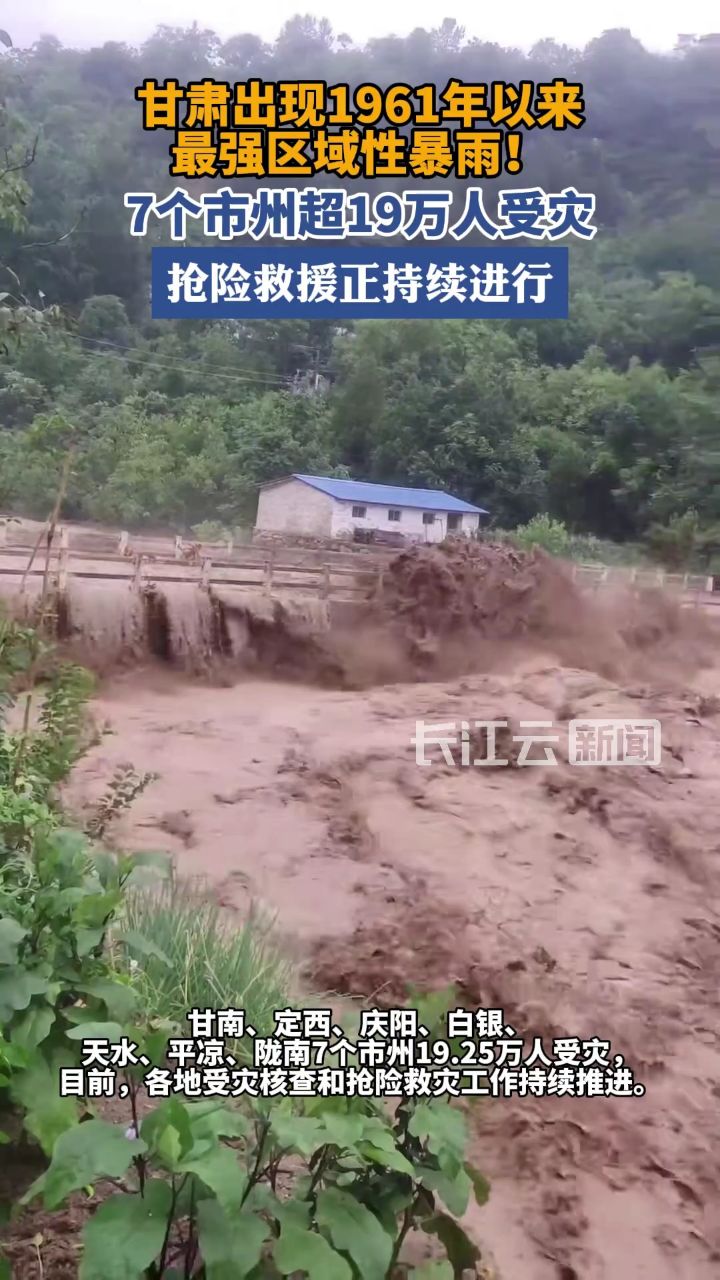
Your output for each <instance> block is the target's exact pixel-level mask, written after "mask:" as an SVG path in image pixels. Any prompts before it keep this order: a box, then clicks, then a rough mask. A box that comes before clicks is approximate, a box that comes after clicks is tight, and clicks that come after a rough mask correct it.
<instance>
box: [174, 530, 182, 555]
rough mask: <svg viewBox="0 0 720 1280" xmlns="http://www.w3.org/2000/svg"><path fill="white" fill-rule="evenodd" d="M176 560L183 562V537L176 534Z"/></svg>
mask: <svg viewBox="0 0 720 1280" xmlns="http://www.w3.org/2000/svg"><path fill="white" fill-rule="evenodd" d="M175 559H176V560H182V535H181V534H179V533H176V534H175Z"/></svg>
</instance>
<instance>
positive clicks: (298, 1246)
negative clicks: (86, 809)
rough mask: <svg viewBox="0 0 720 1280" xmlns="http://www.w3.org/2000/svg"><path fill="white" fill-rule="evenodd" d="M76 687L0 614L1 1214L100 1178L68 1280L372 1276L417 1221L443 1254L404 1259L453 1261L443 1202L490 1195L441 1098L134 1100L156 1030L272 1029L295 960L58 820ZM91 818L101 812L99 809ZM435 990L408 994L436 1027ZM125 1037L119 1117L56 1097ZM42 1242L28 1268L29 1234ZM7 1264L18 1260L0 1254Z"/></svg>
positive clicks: (395, 1262) (84, 691)
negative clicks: (26, 1159)
mask: <svg viewBox="0 0 720 1280" xmlns="http://www.w3.org/2000/svg"><path fill="white" fill-rule="evenodd" d="M21 689H24V690H25V691H24V692H19V690H21ZM88 693H89V682H88V678H87V676H86V674H85V673H84V672H82V671H79V670H77V669H76V668H73V667H67V666H64V665H62V664H59V663H58V662H57V659H56V657H55V655H54V654H53V652H52V651H51V650H50V649H49V648H48V647H47V646H46V645H45V644H44V643H43V641H42V639H41V638H40V636H39V635H38V633H37V632H36V631H34V630H33V629H31V628H29V627H23V626H18V625H16V624H14V623H12V622H9V621H7V620H3V621H2V623H1V624H0V696H1V698H2V712H3V721H2V726H1V728H0V1107H1V1108H2V1114H3V1118H4V1123H5V1129H6V1131H5V1133H4V1134H3V1140H4V1141H5V1142H6V1143H10V1144H12V1145H13V1146H14V1147H16V1148H18V1149H19V1147H20V1146H21V1145H23V1144H24V1145H25V1148H26V1150H27V1147H28V1144H30V1149H31V1150H32V1149H35V1150H36V1152H37V1156H38V1159H39V1160H41V1161H42V1162H43V1163H44V1165H45V1167H44V1168H43V1169H42V1170H41V1172H40V1173H39V1176H38V1177H37V1178H36V1179H35V1181H34V1182H33V1183H32V1185H31V1186H30V1187H29V1188H27V1189H26V1190H24V1194H22V1195H21V1197H20V1201H19V1203H16V1204H15V1205H14V1206H9V1207H10V1208H11V1209H12V1213H13V1216H14V1215H17V1213H19V1212H22V1211H23V1208H24V1207H25V1206H29V1205H32V1204H34V1203H35V1202H37V1201H38V1200H41V1201H42V1204H43V1205H44V1208H45V1210H47V1211H50V1212H51V1213H52V1212H53V1211H55V1210H60V1209H61V1208H62V1206H64V1205H66V1204H67V1203H68V1201H70V1200H71V1199H72V1198H73V1197H75V1198H77V1197H80V1200H81V1201H82V1200H83V1199H85V1198H87V1196H88V1194H89V1193H91V1192H92V1191H93V1190H95V1191H96V1192H97V1193H98V1194H99V1195H100V1197H101V1203H100V1205H99V1207H97V1208H96V1209H95V1211H94V1212H93V1213H92V1215H91V1216H89V1217H88V1219H87V1222H86V1225H85V1228H84V1231H83V1237H82V1247H81V1251H80V1262H79V1271H78V1275H79V1277H80V1280H143V1277H145V1278H146V1280H171V1277H172V1278H173V1280H179V1278H180V1277H190V1276H192V1277H196V1278H198V1280H242V1278H243V1277H245V1276H252V1277H254V1278H257V1280H260V1277H280V1276H286V1275H290V1274H297V1273H300V1274H307V1275H308V1276H310V1277H317V1278H318V1280H352V1278H353V1277H367V1278H368V1280H383V1277H390V1276H394V1275H405V1274H407V1273H408V1271H409V1267H408V1266H407V1265H406V1264H403V1263H402V1262H401V1250H402V1246H403V1243H404V1241H405V1238H406V1236H407V1235H408V1233H409V1232H410V1231H411V1230H414V1229H421V1230H423V1231H424V1232H426V1233H428V1234H429V1235H430V1236H432V1237H433V1239H434V1240H435V1241H436V1243H437V1245H438V1248H439V1249H440V1251H441V1252H442V1253H443V1254H444V1255H445V1256H446V1259H447V1260H446V1261H445V1262H440V1261H438V1262H434V1263H431V1264H425V1265H424V1266H423V1267H421V1268H419V1269H417V1270H416V1271H414V1272H413V1274H416V1275H418V1276H420V1275H422V1276H424V1277H426V1280H431V1278H432V1280H452V1277H453V1276H458V1277H459V1276H460V1275H461V1273H462V1271H463V1269H465V1268H467V1267H473V1266H474V1264H475V1261H476V1260H477V1259H478V1257H479V1253H478V1250H477V1248H476V1247H475V1245H474V1244H473V1243H472V1242H471V1241H470V1240H469V1239H468V1237H467V1236H466V1235H465V1233H464V1232H463V1230H462V1229H461V1227H460V1226H459V1225H458V1223H457V1222H456V1220H455V1218H454V1217H453V1216H451V1215H458V1214H462V1213H463V1212H464V1210H465V1208H466V1207H467V1203H468V1200H469V1197H470V1195H471V1194H474V1195H475V1197H476V1199H477V1200H478V1202H479V1203H484V1201H485V1199H486V1198H487V1194H488V1188H487V1185H486V1183H485V1181H484V1179H483V1178H482V1177H481V1175H480V1174H479V1173H478V1172H477V1171H476V1170H475V1169H473V1168H472V1166H471V1165H469V1164H468V1163H467V1161H466V1159H465V1144H466V1131H465V1123H464V1119H463V1116H462V1114H461V1113H460V1112H459V1111H458V1110H457V1109H456V1108H454V1107H451V1106H450V1104H449V1103H448V1101H447V1100H440V1101H430V1100H423V1099H418V1100H416V1101H413V1100H410V1101H407V1100H406V1101H403V1102H402V1103H401V1104H400V1106H399V1107H398V1108H397V1110H396V1111H395V1112H394V1114H391V1113H390V1111H389V1110H388V1109H387V1108H386V1107H385V1105H384V1104H382V1103H380V1102H377V1101H373V1100H370V1099H365V1098H357V1099H351V1100H346V1099H342V1098H309V1099H307V1100H306V1101H299V1102H291V1101H289V1100H287V1099H279V1100H276V1101H251V1102H248V1103H246V1104H245V1105H242V1106H238V1105H235V1104H233V1103H227V1102H225V1101H224V1100H223V1099H222V1098H210V1099H208V1100H201V1101H191V1100H189V1099H188V1098H187V1097H186V1096H184V1094H183V1093H180V1094H176V1095H171V1096H170V1097H169V1098H166V1099H164V1100H162V1101H161V1102H160V1103H159V1104H156V1105H153V1104H152V1103H151V1102H150V1101H149V1100H148V1098H147V1097H146V1096H145V1095H144V1092H143V1088H142V1079H143V1077H144V1076H145V1074H146V1073H147V1072H148V1070H149V1069H151V1068H152V1067H153V1066H156V1067H162V1066H163V1065H164V1064H165V1062H166V1051H167V1040H168V1036H169V1035H172V1034H173V1033H175V1034H176V1035H181V1036H182V1035H183V1034H187V1031H186V1030H185V1027H186V1024H185V1012H186V1011H187V1009H188V1008H189V1007H193V1006H194V1007H199V1008H205V1007H221V1008H223V1007H224V1008H232V1007H234V1008H244V1009H245V1010H246V1012H247V1016H248V1020H250V1019H252V1022H253V1024H254V1025H255V1026H256V1027H257V1028H258V1030H259V1031H265V1032H271V1031H272V1028H273V1018H272V1014H273V1011H274V1009H277V1008H281V1007H286V1006H287V1001H288V995H289V979H290V974H289V971H288V969H287V966H286V965H285V963H284V962H283V961H282V959H281V958H280V956H279V955H278V954H277V952H276V951H275V950H274V949H273V945H272V943H271V941H270V939H269V938H268V934H267V930H266V928H261V927H259V926H258V923H257V922H254V921H252V920H251V921H250V922H249V923H248V925H247V926H246V928H245V929H241V930H240V931H237V932H232V931H230V929H229V928H228V927H227V926H223V925H222V923H221V921H220V917H219V913H218V911H217V909H216V908H214V907H212V905H211V904H209V903H206V904H205V905H204V906H203V903H202V900H200V899H198V897H197V896H196V895H195V896H194V893H193V891H191V890H187V889H183V888H182V886H178V885H177V884H175V883H174V882H173V881H172V879H171V880H170V881H168V880H167V879H166V880H165V881H163V880H162V879H160V880H159V881H158V883H157V884H156V886H155V888H150V889H148V888H147V887H145V888H143V878H144V877H147V876H148V875H152V876H154V877H157V876H161V877H162V876H163V875H164V874H166V873H167V870H168V866H167V861H166V859H164V858H162V857H161V856H159V855H153V854H145V855H135V856H134V857H127V856H122V855H116V854H114V853H111V852H109V851H108V850H106V849H103V848H102V847H100V846H99V845H98V844H97V843H95V842H94V841H93V840H92V839H91V838H90V837H88V836H87V835H86V834H84V833H83V832H81V831H79V830H77V829H76V828H73V827H68V826H66V825H65V820H64V817H63V814H62V812H61V809H60V808H59V806H58V799H57V795H56V787H57V784H58V782H60V781H61V780H62V778H63V777H65V775H66V774H67V772H68V770H69V769H70V767H71V766H72V764H73V762H74V761H75V760H76V758H77V756H78V754H79V753H80V752H81V751H82V750H83V748H84V746H85V745H87V741H88V740H87V737H86V735H85V719H84V708H85V702H86V699H87V696H88ZM38 699H39V705H38V706H37V707H34V706H33V702H34V700H38ZM14 720H18V722H19V723H20V726H21V727H20V728H18V729H13V728H11V727H10V721H14ZM131 790H132V789H131ZM126 794H129V793H127V792H126ZM110 807H111V808H112V809H113V811H116V810H117V803H114V804H111V806H110ZM100 812H101V813H103V814H104V818H103V822H105V821H106V819H107V805H106V806H105V807H104V808H103V806H100ZM99 825H102V823H99V820H97V819H96V820H94V821H93V819H92V817H91V819H90V820H89V822H88V824H87V827H88V828H89V829H91V830H92V829H94V830H97V828H98V826H99ZM144 929H146V932H143V930H144ZM165 948H167V954H166V951H165ZM449 999H450V996H448V1000H447V1001H445V1000H444V999H443V998H441V999H440V1000H438V998H437V997H435V998H429V999H428V1000H426V1001H425V1002H424V1003H423V1006H422V1011H421V1017H422V1018H423V1020H424V1021H426V1022H427V1023H428V1025H430V1027H432V1026H433V1019H434V1018H437V1017H439V1015H440V1014H441V1013H443V1012H444V1010H445V1009H446V1008H447V1007H448V1005H449ZM123 1037H126V1039H127V1041H128V1042H130V1043H131V1044H133V1045H135V1046H137V1055H136V1056H139V1055H143V1056H144V1059H145V1061H144V1064H143V1063H139V1062H136V1061H132V1060H129V1061H128V1062H127V1065H126V1064H125V1063H120V1064H119V1065H118V1067H117V1070H116V1072H114V1073H111V1074H114V1075H116V1076H117V1080H118V1083H120V1084H121V1085H122V1086H123V1090H122V1092H123V1093H125V1094H126V1097H127V1101H126V1103H125V1104H124V1106H125V1108H126V1114H125V1115H123V1116H121V1117H120V1118H118V1115H117V1106H116V1107H115V1110H114V1111H113V1112H112V1118H111V1116H110V1114H109V1113H108V1108H107V1105H103V1102H102V1101H101V1102H97V1100H96V1101H93V1100H92V1099H89V1098H84V1097H78V1098H76V1097H74V1096H73V1097H60V1094H59V1072H60V1070H61V1068H63V1067H73V1066H76V1067H77V1066H78V1065H79V1063H80V1061H81V1059H80V1050H81V1044H82V1041H83V1040H84V1039H93V1040H95V1041H98V1040H99V1041H107V1042H109V1043H110V1044H113V1045H116V1044H120V1043H121V1042H122V1040H123ZM232 1047H236V1046H234V1045H233V1046H232ZM22 1190H23V1189H22V1188H18V1195H20V1192H21V1191H22ZM6 1207H8V1206H6ZM448 1211H449V1212H448ZM44 1231H45V1232H51V1231H52V1218H48V1217H47V1216H46V1217H45V1219H44ZM38 1240H39V1244H38V1243H37V1242H38ZM35 1241H36V1244H37V1248H38V1256H39V1259H40V1274H42V1253H41V1248H40V1246H41V1245H42V1241H43V1235H42V1234H41V1235H40V1236H39V1237H36V1238H35ZM11 1244H12V1241H11V1240H10V1242H9V1243H8V1244H7V1248H8V1250H9V1251H10V1252H11ZM0 1275H3V1276H7V1277H9V1276H10V1275H11V1271H10V1263H9V1260H8V1257H7V1256H4V1255H3V1256H0Z"/></svg>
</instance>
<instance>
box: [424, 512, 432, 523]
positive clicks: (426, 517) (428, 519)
mask: <svg viewBox="0 0 720 1280" xmlns="http://www.w3.org/2000/svg"><path fill="white" fill-rule="evenodd" d="M434 523H435V512H434V511H423V524H434Z"/></svg>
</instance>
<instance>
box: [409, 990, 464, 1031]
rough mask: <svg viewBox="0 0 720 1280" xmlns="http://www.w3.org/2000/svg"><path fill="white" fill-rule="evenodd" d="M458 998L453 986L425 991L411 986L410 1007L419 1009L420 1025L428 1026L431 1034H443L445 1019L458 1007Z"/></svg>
mask: <svg viewBox="0 0 720 1280" xmlns="http://www.w3.org/2000/svg"><path fill="white" fill-rule="evenodd" d="M457 999H458V995H457V991H456V989H455V987H452V986H451V987H444V988H443V989H442V990H441V991H423V992H419V991H414V990H413V989H412V988H411V989H410V992H409V1003H410V1007H411V1008H413V1009H416V1010H417V1015H418V1022H419V1024H420V1026H424V1027H427V1029H428V1031H429V1032H430V1035H431V1036H432V1035H433V1034H435V1035H437V1034H440V1035H442V1034H443V1032H444V1030H445V1020H446V1018H447V1015H448V1014H449V1012H450V1010H451V1009H454V1008H455V1007H456V1005H457Z"/></svg>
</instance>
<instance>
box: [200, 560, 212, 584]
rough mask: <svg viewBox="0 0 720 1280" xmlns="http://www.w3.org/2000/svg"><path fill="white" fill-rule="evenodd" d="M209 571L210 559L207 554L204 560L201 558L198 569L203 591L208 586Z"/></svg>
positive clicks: (210, 569) (210, 566)
mask: <svg viewBox="0 0 720 1280" xmlns="http://www.w3.org/2000/svg"><path fill="white" fill-rule="evenodd" d="M211 572H212V560H211V559H210V558H209V556H208V557H206V559H205V560H203V562H202V569H201V571H200V586H201V587H202V589H203V591H207V590H208V588H209V587H210V574H211Z"/></svg>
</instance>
